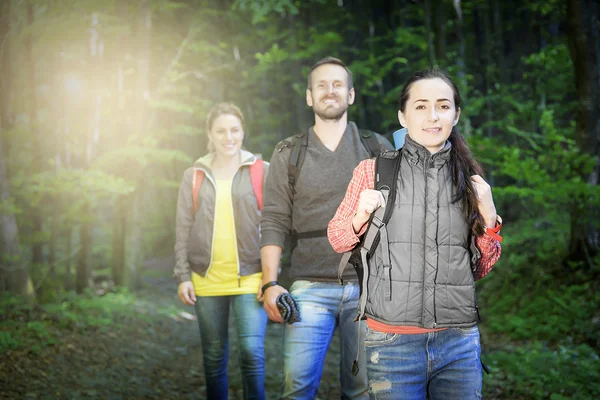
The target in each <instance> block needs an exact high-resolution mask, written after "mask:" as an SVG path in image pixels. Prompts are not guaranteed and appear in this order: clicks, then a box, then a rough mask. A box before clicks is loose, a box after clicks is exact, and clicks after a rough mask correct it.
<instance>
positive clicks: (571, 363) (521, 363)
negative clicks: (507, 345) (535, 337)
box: [483, 341, 600, 400]
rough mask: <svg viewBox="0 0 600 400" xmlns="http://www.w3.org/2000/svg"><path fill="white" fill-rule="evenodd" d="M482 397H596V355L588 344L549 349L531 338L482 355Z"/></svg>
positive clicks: (598, 392)
mask: <svg viewBox="0 0 600 400" xmlns="http://www.w3.org/2000/svg"><path fill="white" fill-rule="evenodd" d="M484 361H485V362H487V363H489V364H490V366H491V374H490V375H484V385H483V386H484V393H483V397H484V398H488V397H493V398H507V399H532V400H534V399H552V400H562V399H580V400H587V399H596V398H598V397H599V396H600V383H599V382H600V369H599V368H598V362H600V360H599V358H598V354H597V353H596V352H595V351H594V350H593V349H592V348H590V347H589V346H586V345H579V346H557V347H555V348H550V347H548V346H545V345H544V344H543V342H539V341H535V342H532V343H530V344H528V345H525V346H523V347H518V348H514V349H511V350H508V351H499V352H494V353H491V354H489V355H488V356H486V357H485V360H484Z"/></svg>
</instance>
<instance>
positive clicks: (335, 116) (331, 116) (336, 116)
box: [313, 97, 348, 122]
mask: <svg viewBox="0 0 600 400" xmlns="http://www.w3.org/2000/svg"><path fill="white" fill-rule="evenodd" d="M335 99H336V100H337V101H338V103H339V105H340V107H339V108H335V107H328V106H325V108H324V109H321V108H318V107H313V111H314V112H315V114H317V115H318V116H319V118H321V119H322V120H323V121H335V122H337V121H339V120H340V119H341V118H342V117H343V116H344V114H345V113H346V111H348V103H345V102H343V101H342V99H341V98H337V97H336V98H335ZM317 104H319V105H320V104H321V103H317Z"/></svg>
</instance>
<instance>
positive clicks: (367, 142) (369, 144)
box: [358, 129, 381, 158]
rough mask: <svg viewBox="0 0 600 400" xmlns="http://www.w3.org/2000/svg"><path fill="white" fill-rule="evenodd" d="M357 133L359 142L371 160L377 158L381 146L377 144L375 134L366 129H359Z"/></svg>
mask: <svg viewBox="0 0 600 400" xmlns="http://www.w3.org/2000/svg"><path fill="white" fill-rule="evenodd" d="M358 133H359V137H360V141H361V142H362V144H363V146H365V149H367V151H368V152H369V154H370V155H371V158H373V157H377V156H378V155H379V153H380V152H381V145H380V144H379V140H377V136H376V135H375V133H374V132H371V131H368V130H366V129H359V130H358Z"/></svg>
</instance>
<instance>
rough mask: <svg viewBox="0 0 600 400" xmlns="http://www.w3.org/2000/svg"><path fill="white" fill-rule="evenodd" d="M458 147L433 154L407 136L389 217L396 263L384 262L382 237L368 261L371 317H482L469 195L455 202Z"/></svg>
mask: <svg viewBox="0 0 600 400" xmlns="http://www.w3.org/2000/svg"><path fill="white" fill-rule="evenodd" d="M451 147H452V146H451V144H450V142H446V145H445V147H444V148H443V149H442V150H440V151H439V152H438V153H436V154H434V155H433V156H432V155H431V154H430V153H429V152H428V151H427V150H426V149H425V148H424V147H422V146H421V145H419V144H417V143H416V142H414V141H413V140H412V139H411V138H410V137H408V136H407V137H406V143H405V145H404V147H403V148H402V160H401V165H400V173H399V174H398V187H397V195H396V200H395V204H393V207H394V209H393V212H392V215H391V219H390V221H389V222H388V224H387V234H388V241H387V242H388V243H389V247H388V248H389V256H390V261H391V263H390V266H389V267H384V265H383V264H384V262H382V260H383V259H385V257H384V253H383V252H384V251H385V248H386V246H385V245H383V243H382V242H383V240H382V241H380V243H379V245H378V247H377V249H376V250H375V252H374V254H373V256H372V257H371V259H370V261H369V277H368V283H367V293H368V294H367V298H366V308H365V314H366V315H367V316H368V317H369V318H372V319H374V320H377V321H379V322H383V323H386V324H389V325H410V326H418V327H422V328H428V329H431V328H443V327H469V326H473V325H475V324H476V321H477V309H476V303H475V286H474V281H473V273H472V270H471V253H470V226H469V223H468V221H467V218H466V215H465V212H464V211H463V208H462V205H463V202H459V203H454V204H453V203H452V199H453V197H454V195H455V193H456V189H455V186H454V184H453V183H452V176H451V174H450V167H449V163H448V160H449V158H450V150H451ZM390 206H392V205H391V204H390V205H388V207H390Z"/></svg>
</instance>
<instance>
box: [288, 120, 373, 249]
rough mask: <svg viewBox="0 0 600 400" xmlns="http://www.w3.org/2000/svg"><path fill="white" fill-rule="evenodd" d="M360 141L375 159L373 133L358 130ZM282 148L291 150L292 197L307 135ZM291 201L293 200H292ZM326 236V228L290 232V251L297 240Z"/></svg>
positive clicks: (303, 155) (299, 136) (290, 181)
mask: <svg viewBox="0 0 600 400" xmlns="http://www.w3.org/2000/svg"><path fill="white" fill-rule="evenodd" d="M358 133H359V137H360V141H361V142H362V144H363V146H364V147H365V149H367V151H368V152H369V155H370V156H371V157H377V156H378V155H379V153H380V152H381V146H380V144H379V141H378V140H377V136H376V135H375V133H373V132H371V131H368V130H364V129H359V130H358ZM283 147H290V148H291V149H292V153H291V154H290V159H289V161H288V182H289V185H290V188H291V189H292V195H295V194H296V181H297V180H298V176H299V175H300V169H301V168H302V164H303V163H304V157H305V156H306V148H307V147H308V133H307V132H304V133H300V134H298V135H295V136H294V137H292V140H291V142H290V141H287V142H285V144H284V146H282V148H283ZM292 201H293V200H292ZM323 236H327V228H325V229H319V230H316V231H309V232H296V231H292V233H291V234H290V244H291V247H290V248H291V250H293V249H294V248H295V247H296V245H297V244H298V239H308V238H315V237H323Z"/></svg>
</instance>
